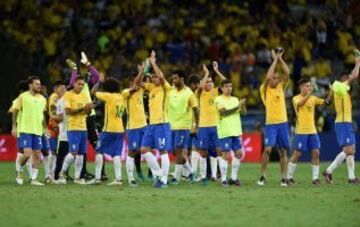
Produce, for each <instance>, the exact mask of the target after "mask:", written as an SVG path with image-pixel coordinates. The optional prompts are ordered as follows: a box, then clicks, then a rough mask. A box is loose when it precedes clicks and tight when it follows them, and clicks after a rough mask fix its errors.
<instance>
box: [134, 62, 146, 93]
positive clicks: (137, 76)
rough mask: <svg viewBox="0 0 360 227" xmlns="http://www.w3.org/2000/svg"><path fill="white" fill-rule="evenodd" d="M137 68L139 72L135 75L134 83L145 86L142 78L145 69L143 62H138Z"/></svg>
mask: <svg viewBox="0 0 360 227" xmlns="http://www.w3.org/2000/svg"><path fill="white" fill-rule="evenodd" d="M137 70H138V74H137V75H136V77H135V80H134V83H135V85H136V86H139V87H141V88H145V83H144V82H143V81H142V79H143V77H142V74H143V70H144V68H143V66H142V65H141V64H138V66H137Z"/></svg>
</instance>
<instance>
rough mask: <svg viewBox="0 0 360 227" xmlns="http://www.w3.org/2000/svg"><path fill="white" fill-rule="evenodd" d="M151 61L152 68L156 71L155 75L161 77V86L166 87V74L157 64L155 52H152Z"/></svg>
mask: <svg viewBox="0 0 360 227" xmlns="http://www.w3.org/2000/svg"><path fill="white" fill-rule="evenodd" d="M149 60H150V64H151V67H152V68H153V69H154V72H155V75H156V76H157V77H159V79H160V82H161V85H162V86H164V85H165V83H166V79H165V77H164V74H163V73H162V72H161V70H160V68H159V66H158V65H157V64H156V53H155V51H154V50H152V51H151V54H150V58H149Z"/></svg>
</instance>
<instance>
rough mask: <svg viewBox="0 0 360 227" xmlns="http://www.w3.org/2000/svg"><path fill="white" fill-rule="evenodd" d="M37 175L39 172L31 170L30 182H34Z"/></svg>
mask: <svg viewBox="0 0 360 227" xmlns="http://www.w3.org/2000/svg"><path fill="white" fill-rule="evenodd" d="M38 174H39V170H38V169H35V168H32V173H31V180H36V178H37V177H38Z"/></svg>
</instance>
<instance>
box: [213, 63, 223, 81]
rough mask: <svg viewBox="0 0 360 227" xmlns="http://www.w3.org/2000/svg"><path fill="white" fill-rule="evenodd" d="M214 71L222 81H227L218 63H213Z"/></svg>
mask: <svg viewBox="0 0 360 227" xmlns="http://www.w3.org/2000/svg"><path fill="white" fill-rule="evenodd" d="M212 66H213V69H214V71H215V73H216V75H217V76H218V77H220V79H221V81H223V80H226V77H225V76H224V75H223V74H222V73H221V72H220V70H219V64H218V63H217V62H216V61H213V62H212Z"/></svg>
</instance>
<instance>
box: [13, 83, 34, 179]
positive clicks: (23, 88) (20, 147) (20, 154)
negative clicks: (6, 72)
mask: <svg viewBox="0 0 360 227" xmlns="http://www.w3.org/2000/svg"><path fill="white" fill-rule="evenodd" d="M28 89H29V85H28V82H27V81H26V80H21V81H19V82H18V83H17V85H16V91H17V93H18V97H17V98H16V99H15V100H14V101H13V102H12V105H11V107H10V109H9V111H8V113H10V114H13V113H14V111H15V108H16V106H17V105H18V100H19V96H20V95H21V94H22V93H24V92H25V91H27V90H28ZM13 117H14V115H13ZM15 121H16V125H17V127H20V124H21V111H19V113H18V114H17V119H15ZM14 137H16V142H17V149H18V152H17V155H16V160H15V169H16V172H20V171H21V163H20V160H21V159H22V157H23V156H24V150H23V145H22V143H21V142H20V134H19V132H18V133H17V134H16V135H14ZM26 166H27V168H28V173H29V176H30V177H31V162H30V160H29V161H28V162H27V164H26ZM16 182H17V183H18V184H20V185H21V184H23V183H24V182H23V179H22V177H16Z"/></svg>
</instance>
